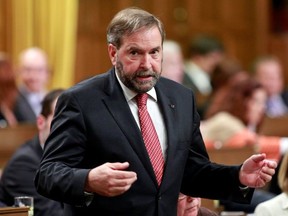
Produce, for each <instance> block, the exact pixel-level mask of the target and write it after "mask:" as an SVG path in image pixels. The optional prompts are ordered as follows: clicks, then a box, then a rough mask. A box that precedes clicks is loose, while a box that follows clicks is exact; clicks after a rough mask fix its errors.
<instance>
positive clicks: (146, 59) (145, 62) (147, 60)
mask: <svg viewBox="0 0 288 216" xmlns="http://www.w3.org/2000/svg"><path fill="white" fill-rule="evenodd" d="M140 66H141V68H143V69H145V70H148V69H150V68H151V56H150V55H149V54H145V55H143V57H142V59H141V65H140Z"/></svg>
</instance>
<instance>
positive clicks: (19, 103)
mask: <svg viewBox="0 0 288 216" xmlns="http://www.w3.org/2000/svg"><path fill="white" fill-rule="evenodd" d="M14 113H15V115H16V116H17V118H18V119H19V121H20V122H26V123H28V122H30V123H35V122H36V118H37V117H36V114H35V113H34V112H33V110H32V108H31V105H30V104H29V103H28V101H27V99H26V98H25V96H24V95H23V94H22V93H21V92H19V95H18V97H17V100H16V104H15V107H14Z"/></svg>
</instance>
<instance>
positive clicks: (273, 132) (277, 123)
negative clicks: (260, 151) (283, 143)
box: [259, 115, 288, 137]
mask: <svg viewBox="0 0 288 216" xmlns="http://www.w3.org/2000/svg"><path fill="white" fill-rule="evenodd" d="M259 134H262V135H267V136H280V137H288V115H286V116H282V117H277V118H270V117H265V118H264V120H263V122H262V125H261V127H260V129H259Z"/></svg>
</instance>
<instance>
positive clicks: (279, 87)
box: [253, 56, 288, 117]
mask: <svg viewBox="0 0 288 216" xmlns="http://www.w3.org/2000/svg"><path fill="white" fill-rule="evenodd" d="M253 72H254V75H255V78H256V79H257V80H258V81H259V82H260V83H261V84H262V85H263V86H264V88H265V89H266V91H267V93H268V99H267V108H266V114H267V115H268V116H270V117H280V116H283V115H287V114H288V91H287V90H285V89H284V77H283V67H282V64H281V62H280V60H279V59H278V58H277V57H275V56H261V57H259V58H258V59H257V60H256V61H255V63H254V65H253Z"/></svg>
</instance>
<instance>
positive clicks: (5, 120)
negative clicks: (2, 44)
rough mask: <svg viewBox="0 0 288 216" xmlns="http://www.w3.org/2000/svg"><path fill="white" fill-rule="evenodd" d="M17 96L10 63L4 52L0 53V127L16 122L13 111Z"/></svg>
mask: <svg viewBox="0 0 288 216" xmlns="http://www.w3.org/2000/svg"><path fill="white" fill-rule="evenodd" d="M17 96H18V89H17V85H16V77H15V74H14V70H13V66H12V63H11V62H10V60H9V59H8V57H7V55H6V54H5V53H0V128H4V127H7V126H15V125H17V124H18V119H17V116H16V114H15V113H14V108H15V102H16V98H17Z"/></svg>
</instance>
